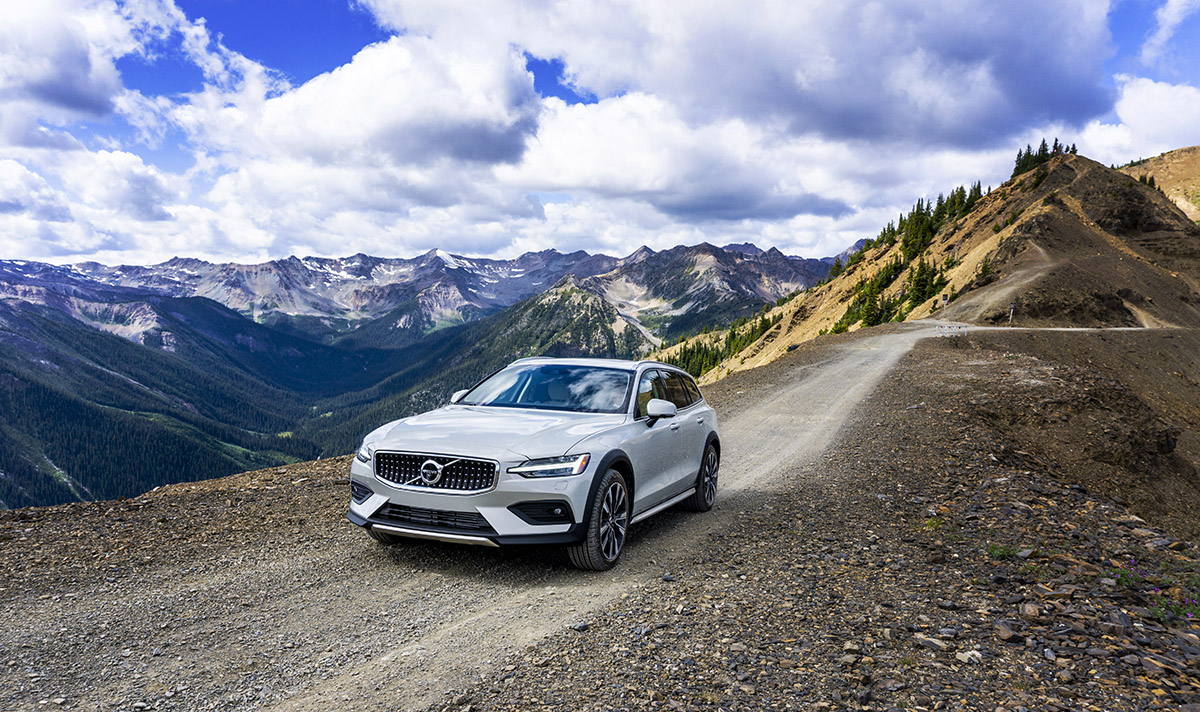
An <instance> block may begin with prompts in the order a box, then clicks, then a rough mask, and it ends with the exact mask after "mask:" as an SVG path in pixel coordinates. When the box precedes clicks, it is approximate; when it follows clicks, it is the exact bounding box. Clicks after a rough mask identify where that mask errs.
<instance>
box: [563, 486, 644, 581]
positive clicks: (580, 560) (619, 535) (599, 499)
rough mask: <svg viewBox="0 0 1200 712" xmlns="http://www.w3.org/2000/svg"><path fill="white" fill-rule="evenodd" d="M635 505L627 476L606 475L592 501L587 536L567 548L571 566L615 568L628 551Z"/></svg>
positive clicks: (599, 569)
mask: <svg viewBox="0 0 1200 712" xmlns="http://www.w3.org/2000/svg"><path fill="white" fill-rule="evenodd" d="M631 505H632V502H631V501H630V498H629V486H628V485H627V484H626V483H625V475H622V474H621V473H620V472H618V471H617V470H609V471H608V472H606V473H604V479H602V480H601V481H600V486H599V487H597V488H596V498H595V499H594V500H592V517H591V519H590V520H588V525H587V534H586V536H585V537H584V540H583V541H582V542H580V543H579V544H576V545H575V546H572V547H571V548H569V549H567V554H568V555H569V556H570V557H571V563H572V564H574V565H575V566H577V567H579V568H581V569H587V570H588V571H605V570H607V569H611V568H612V567H613V565H614V564H616V563H617V559H619V558H621V550H622V549H624V548H625V531H626V529H628V528H629V518H630V507H631Z"/></svg>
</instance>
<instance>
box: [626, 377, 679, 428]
mask: <svg viewBox="0 0 1200 712" xmlns="http://www.w3.org/2000/svg"><path fill="white" fill-rule="evenodd" d="M652 398H658V399H660V400H667V391H666V389H665V388H664V387H663V378H662V374H661V373H659V372H658V371H654V370H650V371H646V372H645V373H643V374H642V380H640V381H638V391H637V412H636V413H634V417H636V418H641V417H642V416H644V415H646V404H647V403H649V402H650V400H651V399H652ZM676 407H678V406H676Z"/></svg>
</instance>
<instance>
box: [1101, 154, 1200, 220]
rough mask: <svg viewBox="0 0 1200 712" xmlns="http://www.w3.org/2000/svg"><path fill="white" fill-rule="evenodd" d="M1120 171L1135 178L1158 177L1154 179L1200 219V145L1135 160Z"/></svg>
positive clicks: (1183, 209) (1178, 204) (1185, 208)
mask: <svg viewBox="0 0 1200 712" xmlns="http://www.w3.org/2000/svg"><path fill="white" fill-rule="evenodd" d="M1120 171H1121V172H1122V173H1124V174H1125V175H1127V176H1130V177H1132V178H1143V177H1145V178H1147V179H1149V178H1150V177H1151V176H1153V177H1154V183H1155V185H1157V186H1158V188H1159V189H1160V190H1161V191H1162V192H1163V193H1165V194H1166V196H1167V197H1168V198H1170V199H1171V201H1172V202H1174V203H1175V206H1176V207H1178V208H1179V209H1180V210H1182V211H1183V212H1184V214H1185V215H1187V216H1188V218H1189V219H1191V220H1195V221H1196V222H1200V146H1191V147H1189V148H1180V149H1177V150H1174V151H1168V152H1166V153H1164V154H1162V155H1161V156H1155V157H1154V158H1147V159H1144V160H1141V161H1134V162H1133V163H1131V164H1129V165H1128V166H1123V167H1122V168H1120Z"/></svg>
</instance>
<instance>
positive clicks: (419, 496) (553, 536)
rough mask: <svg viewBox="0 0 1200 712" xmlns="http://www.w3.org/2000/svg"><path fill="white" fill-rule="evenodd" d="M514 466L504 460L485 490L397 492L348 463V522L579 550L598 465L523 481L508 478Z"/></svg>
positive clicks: (447, 537)
mask: <svg viewBox="0 0 1200 712" xmlns="http://www.w3.org/2000/svg"><path fill="white" fill-rule="evenodd" d="M515 464H518V463H516V462H501V463H500V471H499V473H498V474H497V477H496V484H495V487H493V488H492V489H491V490H489V491H487V492H480V493H476V494H455V493H452V492H438V491H428V490H419V489H407V488H402V487H397V486H396V485H395V484H394V483H392V482H389V481H387V480H384V479H381V478H379V477H376V476H375V473H374V470H373V469H372V465H371V464H369V463H364V462H362V461H360V460H358V459H355V460H352V461H351V465H350V480H351V486H352V491H353V496H352V498H351V500H350V507H349V510H348V511H347V512H346V518H347V519H349V520H350V521H351V522H352V523H354V524H356V525H358V526H360V527H364V528H371V529H377V530H378V531H381V532H386V533H389V534H395V535H399V536H407V537H414V538H421V539H435V540H439V541H448V542H453V543H459V544H476V545H483V546H508V545H517V544H556V545H563V544H574V543H578V542H579V541H582V540H583V537H584V534H585V533H586V527H585V525H584V524H583V522H582V519H583V516H584V511H585V505H586V502H587V498H588V494H589V490H590V487H591V482H592V479H593V473H594V470H595V467H596V464H595V463H593V464H592V465H590V466H589V468H588V469H587V470H586V471H584V472H583V473H582V474H580V475H573V476H567V477H546V478H525V477H521V476H520V475H516V474H510V473H509V472H508V471H507V468H508V467H510V466H512V465H515Z"/></svg>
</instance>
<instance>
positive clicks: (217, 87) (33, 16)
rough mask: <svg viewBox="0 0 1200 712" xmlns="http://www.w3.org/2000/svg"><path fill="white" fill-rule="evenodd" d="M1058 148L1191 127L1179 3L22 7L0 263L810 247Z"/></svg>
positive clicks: (163, 0)
mask: <svg viewBox="0 0 1200 712" xmlns="http://www.w3.org/2000/svg"><path fill="white" fill-rule="evenodd" d="M1043 137H1045V138H1047V139H1053V138H1055V137H1058V138H1060V139H1062V140H1063V141H1064V142H1065V143H1068V144H1070V143H1074V144H1075V145H1076V146H1077V147H1078V150H1079V152H1080V153H1081V154H1083V155H1086V156H1088V157H1090V158H1093V159H1095V160H1098V161H1101V162H1103V163H1105V164H1117V165H1120V164H1124V163H1127V162H1129V161H1132V160H1134V159H1137V158H1142V157H1150V156H1154V155H1158V154H1159V153H1162V152H1164V151H1167V150H1171V149H1175V148H1181V147H1184V146H1191V145H1196V144H1200V0H1056V1H1055V2H1045V0H1010V1H1009V2H1004V3H997V2H992V1H987V0H981V1H978V2H964V1H963V0H880V1H877V2H870V3H833V2H820V1H818V0H779V1H775V0H753V1H750V2H719V1H718V2H699V1H695V0H678V1H663V2H655V1H652V0H564V1H562V2H555V1H552V0H489V2H486V3H479V2H464V1H462V0H412V1H409V0H249V1H247V0H241V1H239V0H126V1H117V0H37V1H36V2H24V3H12V4H10V6H9V7H6V10H5V12H4V13H3V15H0V259H27V260H39V261H45V262H53V263H70V262H80V261H85V260H97V261H100V262H104V263H108V264H118V263H123V264H151V263H156V262H161V261H164V260H167V259H170V258H171V257H173V256H187V257H199V258H203V259H209V260H213V261H237V262H262V261H265V260H269V259H276V258H281V257H286V256H288V255H293V254H294V255H300V256H306V255H320V256H344V255H350V254H354V253H358V252H363V253H367V254H372V255H378V256H387V257H408V256H412V255H416V254H420V253H423V252H426V251H428V250H430V249H434V248H440V249H443V250H446V251H449V252H452V253H455V254H465V255H471V256H487V257H500V258H508V257H514V256H516V255H519V254H521V253H523V252H527V251H532V250H542V249H546V248H551V247H553V248H555V249H558V250H560V251H564V252H566V251H572V250H578V249H582V250H587V251H588V252H591V253H597V252H603V253H606V254H610V255H616V256H623V255H627V254H629V253H631V252H633V251H634V250H635V249H636V248H637V247H638V246H640V245H647V246H649V247H651V248H653V249H665V248H670V247H673V246H675V245H679V244H696V243H700V242H710V243H713V244H717V245H723V244H727V243H732V242H747V241H748V242H753V243H755V244H757V245H759V246H760V247H764V248H766V247H771V246H774V247H777V248H779V249H780V250H783V251H784V252H785V253H788V254H794V255H802V256H805V257H822V256H827V255H832V254H836V253H837V252H840V251H841V250H843V249H844V248H846V247H847V246H848V245H850V244H851V243H853V242H854V241H855V240H858V239H860V238H864V237H873V236H874V235H875V234H877V233H878V231H879V230H880V228H882V227H883V226H884V225H885V224H886V223H887V222H888V221H889V220H893V219H895V218H896V216H897V215H898V214H899V213H900V212H902V211H906V210H908V209H909V208H910V207H911V206H912V204H913V203H914V202H915V201H916V200H917V199H918V198H933V197H935V196H936V195H937V194H938V193H942V192H948V191H949V190H951V189H953V188H954V187H956V186H958V185H969V184H970V183H972V182H974V181H977V180H978V181H981V182H982V183H983V185H984V186H985V187H987V186H997V185H999V184H1000V183H1002V182H1003V181H1004V180H1005V179H1007V178H1008V176H1009V175H1010V173H1011V171H1012V165H1013V160H1014V158H1015V156H1016V152H1017V150H1018V148H1020V147H1023V146H1024V145H1026V144H1033V145H1034V146H1036V145H1037V144H1038V142H1040V141H1041V139H1042V138H1043Z"/></svg>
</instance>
